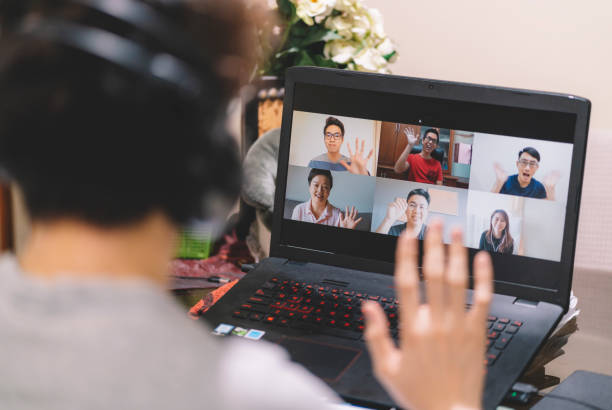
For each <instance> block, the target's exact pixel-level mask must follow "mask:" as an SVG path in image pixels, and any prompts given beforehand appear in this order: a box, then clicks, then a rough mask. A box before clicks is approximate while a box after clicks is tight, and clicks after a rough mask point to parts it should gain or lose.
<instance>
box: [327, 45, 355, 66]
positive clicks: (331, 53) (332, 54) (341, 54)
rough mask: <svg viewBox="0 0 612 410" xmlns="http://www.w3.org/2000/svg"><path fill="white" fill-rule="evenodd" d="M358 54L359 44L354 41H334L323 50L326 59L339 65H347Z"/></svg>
mask: <svg viewBox="0 0 612 410" xmlns="http://www.w3.org/2000/svg"><path fill="white" fill-rule="evenodd" d="M356 52H357V44H356V43H355V42H353V41H346V40H333V41H329V42H327V44H325V47H324V48H323V55H325V58H331V59H332V61H333V62H335V63H337V64H347V63H348V62H349V61H351V59H352V58H353V56H354V55H355V53H356Z"/></svg>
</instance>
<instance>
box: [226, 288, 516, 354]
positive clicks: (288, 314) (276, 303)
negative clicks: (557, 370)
mask: <svg viewBox="0 0 612 410" xmlns="http://www.w3.org/2000/svg"><path fill="white" fill-rule="evenodd" d="M366 299H368V300H373V301H375V302H378V303H379V304H380V305H381V307H382V308H383V309H384V310H385V313H386V314H387V319H388V320H389V327H390V329H389V330H390V332H391V335H392V336H393V338H395V339H397V335H398V329H397V323H398V321H397V319H398V312H397V308H398V301H397V299H396V298H391V297H383V296H380V295H368V294H366V293H364V292H359V291H354V290H348V289H342V288H334V287H330V286H323V285H319V284H314V283H307V282H297V281H292V280H282V279H279V278H272V279H270V280H269V281H267V282H266V283H264V284H263V286H262V287H261V288H259V289H257V290H256V291H255V293H254V294H253V295H251V296H250V297H249V298H248V300H246V301H244V302H243V303H241V304H240V306H238V307H237V308H236V309H235V310H234V311H233V314H232V315H233V316H234V317H236V318H241V319H249V320H252V321H257V322H264V323H268V324H269V325H273V326H278V327H290V328H295V329H301V330H306V331H311V332H313V333H320V334H327V335H331V336H336V337H341V338H346V339H352V340H359V339H362V338H363V331H364V329H365V326H364V318H363V315H362V313H361V303H362V302H363V301H364V300H366ZM521 326H523V323H522V322H519V321H516V320H511V319H509V318H498V317H496V316H489V317H488V319H487V327H488V331H487V354H486V358H485V363H486V364H487V366H491V365H492V364H493V363H495V361H496V360H497V359H498V358H499V357H500V355H501V354H502V352H503V351H504V350H505V349H506V347H507V345H508V344H509V343H510V341H511V340H512V338H513V337H514V335H515V334H516V333H517V332H518V331H519V329H520V328H521Z"/></svg>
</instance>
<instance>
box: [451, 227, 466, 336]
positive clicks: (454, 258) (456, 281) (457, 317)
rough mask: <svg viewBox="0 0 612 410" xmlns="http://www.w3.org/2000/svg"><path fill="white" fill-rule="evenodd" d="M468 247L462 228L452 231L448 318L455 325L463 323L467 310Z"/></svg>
mask: <svg viewBox="0 0 612 410" xmlns="http://www.w3.org/2000/svg"><path fill="white" fill-rule="evenodd" d="M467 264H468V257H467V249H466V248H465V247H464V246H463V234H462V232H461V229H459V228H454V229H453V230H452V232H451V245H450V248H449V255H448V265H447V270H446V285H447V286H446V296H447V300H448V303H447V306H448V310H447V318H448V319H449V320H450V322H451V323H452V324H453V325H461V323H462V320H461V317H462V316H463V315H464V312H465V288H466V286H467V277H468V266H467Z"/></svg>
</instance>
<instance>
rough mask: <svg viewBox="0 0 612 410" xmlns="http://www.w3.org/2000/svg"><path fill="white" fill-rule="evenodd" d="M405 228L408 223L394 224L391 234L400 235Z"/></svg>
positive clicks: (390, 230)
mask: <svg viewBox="0 0 612 410" xmlns="http://www.w3.org/2000/svg"><path fill="white" fill-rule="evenodd" d="M404 229H406V224H405V223H403V224H399V225H393V226H392V227H391V228H390V229H389V235H392V236H400V235H401V233H402V232H403V231H404Z"/></svg>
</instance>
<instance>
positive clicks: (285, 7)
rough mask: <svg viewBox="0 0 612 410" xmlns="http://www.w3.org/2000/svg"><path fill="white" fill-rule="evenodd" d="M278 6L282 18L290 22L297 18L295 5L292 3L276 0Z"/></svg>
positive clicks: (287, 0) (286, 0) (285, 0)
mask: <svg viewBox="0 0 612 410" xmlns="http://www.w3.org/2000/svg"><path fill="white" fill-rule="evenodd" d="M276 4H277V6H278V12H279V13H280V15H281V16H283V17H284V18H286V19H287V20H289V21H292V20H293V19H294V18H295V16H296V15H295V4H293V3H291V2H290V1H289V0H276Z"/></svg>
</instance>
